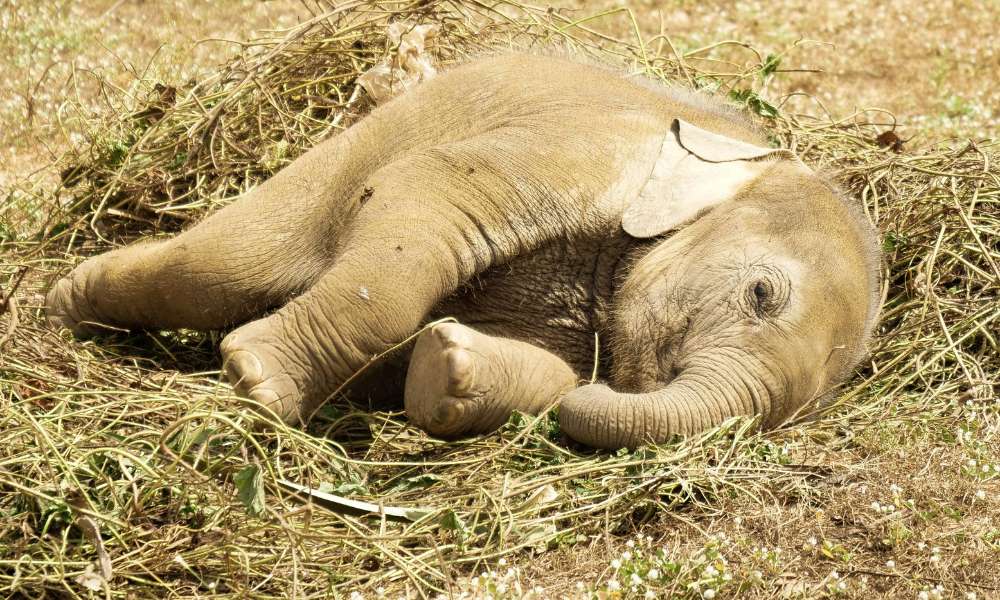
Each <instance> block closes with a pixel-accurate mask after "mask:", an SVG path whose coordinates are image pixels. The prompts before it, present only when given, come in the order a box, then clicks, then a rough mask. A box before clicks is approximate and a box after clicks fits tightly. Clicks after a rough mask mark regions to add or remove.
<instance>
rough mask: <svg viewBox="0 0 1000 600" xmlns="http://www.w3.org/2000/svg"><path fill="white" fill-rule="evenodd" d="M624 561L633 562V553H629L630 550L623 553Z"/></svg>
mask: <svg viewBox="0 0 1000 600" xmlns="http://www.w3.org/2000/svg"><path fill="white" fill-rule="evenodd" d="M622 559H624V560H632V553H631V552H629V551H628V550H626V551H625V552H622Z"/></svg>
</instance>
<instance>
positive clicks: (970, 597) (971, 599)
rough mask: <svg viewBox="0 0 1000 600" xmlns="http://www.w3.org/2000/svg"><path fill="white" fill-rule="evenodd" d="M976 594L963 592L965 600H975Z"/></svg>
mask: <svg viewBox="0 0 1000 600" xmlns="http://www.w3.org/2000/svg"><path fill="white" fill-rule="evenodd" d="M976 598H977V596H976V592H965V600H976Z"/></svg>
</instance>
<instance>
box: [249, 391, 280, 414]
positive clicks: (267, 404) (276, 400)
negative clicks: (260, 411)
mask: <svg viewBox="0 0 1000 600" xmlns="http://www.w3.org/2000/svg"><path fill="white" fill-rule="evenodd" d="M250 399H251V400H253V401H254V402H256V403H257V404H260V405H261V406H263V407H264V408H267V409H269V410H273V411H275V412H277V413H279V414H280V413H281V412H282V410H281V408H282V407H281V404H280V402H281V397H280V396H278V393H277V392H275V391H274V390H271V389H268V388H258V389H256V390H251V391H250Z"/></svg>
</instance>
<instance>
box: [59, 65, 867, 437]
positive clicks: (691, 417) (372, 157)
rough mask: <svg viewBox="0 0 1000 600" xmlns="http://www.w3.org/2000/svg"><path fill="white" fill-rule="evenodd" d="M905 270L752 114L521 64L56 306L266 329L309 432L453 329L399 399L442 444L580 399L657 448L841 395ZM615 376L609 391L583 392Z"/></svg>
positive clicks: (576, 406)
mask: <svg viewBox="0 0 1000 600" xmlns="http://www.w3.org/2000/svg"><path fill="white" fill-rule="evenodd" d="M877 248H878V245H877V243H876V234H875V232H874V230H873V228H872V227H871V225H870V224H869V223H868V221H867V220H866V218H865V217H864V215H863V214H862V213H861V212H860V211H859V210H858V209H857V208H856V207H854V206H852V205H850V204H849V203H848V202H847V201H845V200H844V199H843V198H842V197H841V196H840V195H839V194H838V193H837V191H836V190H835V189H833V188H832V187H831V186H830V185H829V184H828V183H826V182H824V180H823V179H821V178H820V177H818V176H817V175H816V174H815V173H813V172H812V171H811V170H810V169H809V168H807V167H806V166H804V165H803V164H802V163H801V162H800V161H799V160H798V159H796V157H795V156H794V155H793V154H792V153H791V152H789V151H787V150H778V149H774V148H771V147H769V146H768V145H767V143H766V141H765V139H764V137H763V136H762V135H761V133H760V132H759V131H757V130H756V129H755V128H754V127H753V126H751V125H750V124H749V123H748V122H747V120H746V119H745V118H744V117H743V116H741V115H740V114H739V113H737V112H735V111H734V110H733V109H731V108H728V107H726V106H723V105H720V104H718V103H716V102H714V101H711V100H709V99H706V98H703V97H701V96H699V95H695V94H693V93H689V92H683V91H679V90H675V89H668V88H666V87H664V86H660V85H655V84H652V83H650V82H648V81H643V80H638V79H634V78H628V77H625V76H623V75H621V74H619V73H616V72H613V71H611V70H609V69H607V68H604V67H600V66H595V65H585V64H580V63H578V62H576V61H573V60H570V59H567V58H554V57H540V56H532V55H523V54H507V55H499V56H492V57H487V58H480V59H478V60H475V61H472V62H468V63H466V64H463V65H460V66H457V67H455V68H453V69H451V70H450V71H447V72H445V73H443V74H441V75H439V76H437V77H436V78H434V79H431V80H430V81H427V82H425V83H422V84H420V85H418V86H417V87H416V88H414V89H413V90H412V91H409V92H407V93H405V94H404V95H402V96H400V97H398V98H396V99H394V100H391V101H389V102H388V103H386V104H385V105H383V106H381V107H379V108H377V109H376V110H374V111H373V112H372V113H371V114H370V115H369V116H367V117H366V118H364V119H363V120H362V121H360V122H359V123H358V124H356V125H354V126H353V127H351V128H350V129H348V130H347V131H345V132H343V133H342V134H340V135H338V136H335V137H333V138H331V139H329V140H327V141H325V142H323V143H321V144H320V145H318V146H317V147H315V148H313V149H312V150H310V151H309V152H307V153H306V154H304V155H303V156H302V157H300V158H299V159H298V160H296V161H295V162H293V163H292V164H290V165H289V166H288V167H286V168H285V169H284V170H282V171H281V172H280V173H278V174H277V175H275V176H274V177H273V178H272V179H270V180H269V181H267V182H265V183H263V184H262V185H260V186H259V187H257V188H256V189H254V190H253V191H251V192H249V193H247V194H246V195H245V196H243V197H241V198H239V199H238V200H236V201H235V202H233V203H232V204H230V205H228V206H227V207H225V208H224V209H222V210H219V211H218V212H216V213H215V214H213V215H211V216H209V217H208V218H206V219H205V220H204V221H203V222H201V223H199V224H198V225H197V226H195V227H193V228H191V229H189V230H188V231H185V232H184V233H182V234H180V235H178V236H176V237H174V238H172V239H167V240H160V241H153V242H147V243H140V244H136V245H133V246H129V247H126V248H122V249H119V250H115V251H113V252H109V253H107V254H104V255H101V256H97V257H95V258H92V259H90V260H88V261H86V262H84V263H83V264H81V265H80V266H78V267H77V268H76V269H75V270H74V271H73V272H71V273H70V274H69V275H68V276H67V277H66V278H64V279H62V280H61V281H59V282H58V283H56V285H55V286H54V287H53V289H52V290H51V292H50V293H49V295H48V298H47V299H46V304H47V307H48V316H49V320H50V321H51V322H52V323H53V324H55V325H61V326H65V327H68V328H70V329H72V330H73V332H74V333H77V334H85V333H88V332H90V333H92V332H93V331H94V330H95V327H96V326H97V325H99V324H109V325H113V326H116V327H131V328H158V329H162V328H182V327H183V328H192V329H202V330H206V329H219V328H224V327H228V326H232V325H237V324H241V323H245V324H242V325H241V326H239V327H238V328H236V329H235V330H234V331H232V332H231V333H230V334H229V335H228V336H227V337H226V338H225V339H224V340H223V341H222V355H223V359H224V372H225V375H226V377H227V378H228V379H229V381H230V382H232V384H233V386H234V387H235V389H236V391H237V393H238V394H240V395H242V396H244V397H247V398H250V399H251V400H253V401H254V402H255V403H256V404H257V405H259V406H260V407H261V408H264V409H268V410H270V411H272V412H274V413H276V414H277V415H278V416H279V417H281V418H282V419H284V420H286V421H287V422H290V423H294V422H299V421H302V420H305V419H307V418H308V417H309V415H311V414H312V412H313V411H314V410H315V409H316V408H317V407H318V406H319V405H320V404H321V403H323V402H324V401H325V400H327V399H328V397H329V396H330V395H331V394H332V393H334V392H335V391H336V390H338V389H340V388H341V387H342V386H343V384H344V383H345V382H346V381H348V379H349V378H351V377H352V375H353V374H354V373H355V372H357V371H358V370H359V369H361V368H362V367H364V366H365V365H366V364H367V363H369V362H370V361H371V360H372V358H373V357H374V356H376V355H379V354H382V353H384V352H385V351H387V350H388V349H390V348H392V347H393V346H395V345H397V344H399V343H400V342H402V341H404V340H406V339H407V338H409V337H411V336H412V335H413V334H415V333H416V332H418V331H420V329H421V327H422V326H423V325H424V324H426V323H428V322H430V321H433V320H438V319H440V318H441V317H444V316H452V317H455V318H456V319H457V321H458V322H459V323H461V324H457V323H445V324H438V325H435V326H433V327H431V328H429V329H427V330H426V331H424V332H423V333H421V334H420V336H419V337H418V338H417V341H416V345H415V346H414V347H413V349H412V351H411V352H410V357H409V368H408V372H407V374H406V379H405V389H402V390H400V389H398V388H399V387H404V383H403V378H402V377H398V380H399V384H398V387H397V389H396V393H397V394H398V393H399V392H400V391H402V392H403V393H404V399H405V406H406V411H407V413H408V415H409V418H410V419H411V420H412V421H413V422H414V423H415V424H417V425H419V426H420V427H423V428H424V429H426V430H427V431H428V432H430V433H432V434H436V435H440V436H458V435H463V434H470V433H481V432H488V431H491V430H493V429H495V428H497V427H498V426H499V425H501V424H502V423H503V422H504V421H505V420H506V419H507V417H508V416H509V414H510V413H511V411H512V410H514V409H517V410H520V411H523V412H528V413H537V412H538V411H540V410H542V409H544V408H545V407H547V406H549V405H550V404H552V403H553V402H555V401H557V400H560V399H561V406H560V409H559V420H560V423H561V425H562V429H563V431H565V432H566V433H567V434H568V435H569V436H570V437H572V438H574V439H576V440H578V441H579V442H582V443H584V444H588V445H591V446H598V447H603V448H619V447H623V446H627V447H635V446H638V445H640V444H643V443H645V442H650V441H651V442H662V441H665V440H667V439H669V438H671V437H672V436H674V435H684V434H691V433H695V432H698V431H700V430H703V429H706V428H709V427H712V426H714V425H717V424H719V423H721V422H722V421H723V420H724V419H726V418H728V417H731V416H735V415H759V416H760V418H761V424H762V425H763V426H765V427H773V426H776V425H778V424H780V423H781V422H782V421H783V420H785V419H787V418H788V417H789V416H790V415H792V414H793V413H795V412H796V411H797V410H799V409H801V408H803V407H804V406H806V405H807V403H810V402H813V401H816V400H817V399H819V398H820V397H821V396H823V395H824V394H825V393H826V392H828V391H829V390H831V388H832V387H833V386H834V385H836V384H837V383H838V381H839V380H840V379H841V378H843V377H844V376H845V374H847V373H849V372H850V371H851V369H852V367H854V366H855V365H856V364H857V363H858V361H859V360H860V359H861V358H862V356H863V355H864V352H865V344H866V340H867V339H868V337H869V336H870V334H871V331H872V328H873V325H874V323H875V320H876V315H877V312H878V306H879V257H878V249H877ZM269 311H270V313H269V314H267V316H263V315H264V314H265V313H268V312H269ZM595 344H596V345H597V346H598V347H596V348H595ZM595 356H597V357H598V359H597V361H596V364H595ZM595 368H596V369H597V373H598V375H599V376H600V377H601V378H602V380H605V381H607V382H608V385H603V384H589V385H580V380H581V378H583V379H589V378H590V376H591V373H592V372H593V370H594V369H595ZM390 374H391V373H390ZM377 379H379V380H380V381H383V382H384V381H391V380H392V378H391V377H389V376H383V377H378V378H377ZM366 385H369V384H358V385H355V386H354V389H355V390H358V389H359V388H360V391H361V392H362V393H367V390H368V389H369V388H368V387H365V386H366Z"/></svg>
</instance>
